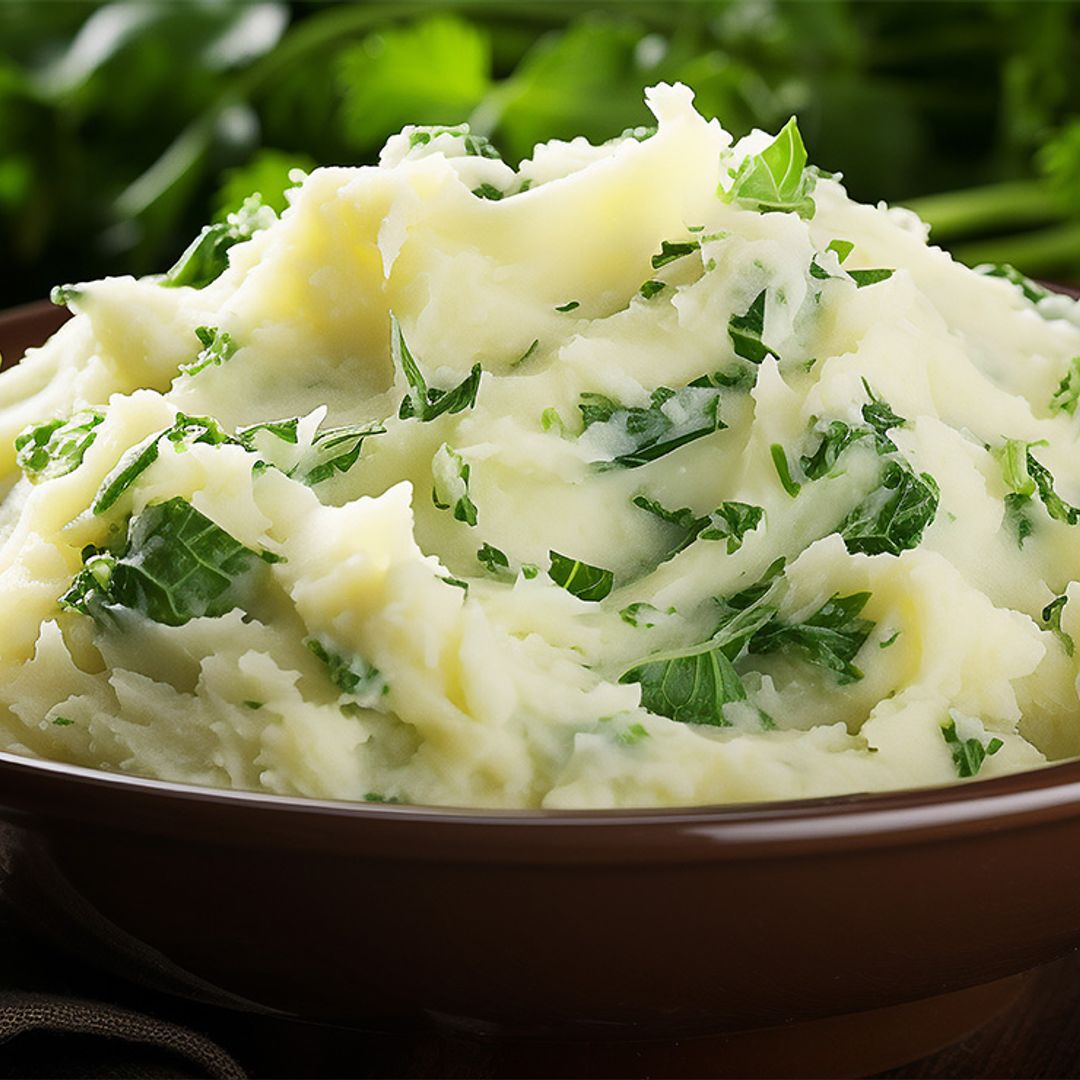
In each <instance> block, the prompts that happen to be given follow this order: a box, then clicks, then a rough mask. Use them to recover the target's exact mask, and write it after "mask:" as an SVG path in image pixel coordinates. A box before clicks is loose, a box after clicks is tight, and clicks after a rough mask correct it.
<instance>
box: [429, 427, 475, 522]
mask: <svg viewBox="0 0 1080 1080" xmlns="http://www.w3.org/2000/svg"><path fill="white" fill-rule="evenodd" d="M432 476H433V478H434V486H433V487H432V491H431V501H432V502H433V503H434V504H435V506H436V507H437V508H438V509H439V510H451V511H452V512H453V516H454V519H455V520H457V521H463V522H464V523H465V524H466V525H475V524H476V521H477V511H476V504H475V503H474V502H473V501H472V499H471V498H469V466H468V464H467V463H466V461H465V459H464V458H463V457H462V456H461V455H460V454H459V453H458V452H457V451H456V450H453V449H451V448H450V447H449V446H447V445H446V443H443V444H442V446H440V447H439V449H438V450H437V451H436V452H435V458H434V460H433V461H432Z"/></svg>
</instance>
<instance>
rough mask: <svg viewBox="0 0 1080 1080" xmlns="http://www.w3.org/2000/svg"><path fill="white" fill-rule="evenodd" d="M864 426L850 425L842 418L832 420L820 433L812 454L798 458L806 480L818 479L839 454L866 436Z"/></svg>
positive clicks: (825, 474) (834, 462)
mask: <svg viewBox="0 0 1080 1080" xmlns="http://www.w3.org/2000/svg"><path fill="white" fill-rule="evenodd" d="M867 434H868V432H867V431H866V429H865V428H860V427H852V426H851V425H850V424H847V423H845V422H844V421H843V420H832V421H830V422H829V424H828V426H827V427H826V428H825V430H824V431H823V432H822V433H821V441H820V442H819V443H818V445H817V448H816V449H815V450H814V452H813V453H812V454H809V455H806V456H804V457H802V458H800V459H799V464H800V465H801V466H802V470H803V472H804V473H805V474H806V478H807V479H808V480H820V479H821V478H822V477H823V476H828V474H829V473H831V472H832V471H833V469H834V468H835V467H836V462H837V460H838V459H839V457H840V455H841V454H842V453H843V452H844V451H845V450H846V449H847V448H848V447H849V446H851V445H852V444H853V443H855V442H858V440H859V439H861V438H863V437H864V436H866V435H867Z"/></svg>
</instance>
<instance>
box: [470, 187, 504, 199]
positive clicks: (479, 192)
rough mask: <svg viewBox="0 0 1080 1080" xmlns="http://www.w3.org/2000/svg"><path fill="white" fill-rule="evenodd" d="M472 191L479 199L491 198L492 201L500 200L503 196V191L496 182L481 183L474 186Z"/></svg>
mask: <svg viewBox="0 0 1080 1080" xmlns="http://www.w3.org/2000/svg"><path fill="white" fill-rule="evenodd" d="M472 193H473V194H474V195H475V196H476V197H477V198H478V199H490V200H491V201H492V202H498V201H499V200H500V199H502V198H503V192H501V191H500V190H499V189H498V188H497V187H496V186H495V185H494V184H481V185H480V186H479V187H474V188H473V189H472Z"/></svg>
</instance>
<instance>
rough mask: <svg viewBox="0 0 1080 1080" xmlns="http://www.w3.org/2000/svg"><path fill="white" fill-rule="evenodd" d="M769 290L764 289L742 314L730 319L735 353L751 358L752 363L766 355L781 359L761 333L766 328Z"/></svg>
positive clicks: (729, 330)
mask: <svg viewBox="0 0 1080 1080" xmlns="http://www.w3.org/2000/svg"><path fill="white" fill-rule="evenodd" d="M767 292H768V289H762V290H761V292H759V293H758V294H757V296H756V297H755V299H754V302H753V303H752V304H751V305H750V306H749V307H748V308H747V309H746V311H745V312H744V313H743V314H742V315H732V316H731V318H730V319H728V337H730V338H731V347H732V348H733V349H734V350H735V355H736V356H741V357H742V358H743V359H744V360H749V361H750V363H752V364H760V363H761V362H762V360H764V359H765V357H766V356H771V357H773V358H774V359H776V360H779V359H780V357H779V356H777V355H776V353H775V352H773V351H772V349H770V348H768V346H766V345H765V344H764V343H763V342H762V340H761V333H762V331H763V330H764V329H765V295H766V293H767Z"/></svg>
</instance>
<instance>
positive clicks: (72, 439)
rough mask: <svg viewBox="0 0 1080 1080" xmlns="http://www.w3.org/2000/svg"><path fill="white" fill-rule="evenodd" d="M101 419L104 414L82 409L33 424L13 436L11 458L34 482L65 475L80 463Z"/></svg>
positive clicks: (92, 441)
mask: <svg viewBox="0 0 1080 1080" xmlns="http://www.w3.org/2000/svg"><path fill="white" fill-rule="evenodd" d="M104 419H105V415H104V413H100V412H98V411H97V410H96V409H85V410H83V411H82V412H77V413H75V415H74V416H72V417H71V418H70V419H68V420H49V421H48V422H46V423H44V424H33V425H31V426H30V427H28V428H26V430H25V431H23V432H22V433H21V434H20V435H19V436H18V437H17V438H16V439H15V461H16V462H17V464H18V465H19V467H20V468H21V469H22V470H23V472H24V473H25V474H26V476H27V477H28V479H29V480H30V481H31V482H32V483H34V484H40V483H43V482H44V481H46V480H55V479H56V478H57V477H60V476H67V474H68V473H71V472H74V471H75V470H76V469H77V468H78V467H79V466H80V465H81V464H82V461H83V458H84V457H85V456H86V451H87V450H89V449H90V447H91V446H92V445H93V443H94V440H95V439H96V438H97V431H96V430H95V429H96V428H97V426H98V424H100V423H101V422H102V421H103V420H104Z"/></svg>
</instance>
